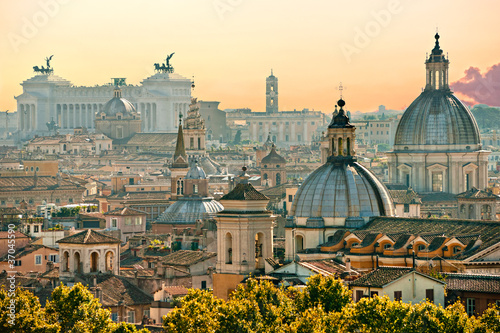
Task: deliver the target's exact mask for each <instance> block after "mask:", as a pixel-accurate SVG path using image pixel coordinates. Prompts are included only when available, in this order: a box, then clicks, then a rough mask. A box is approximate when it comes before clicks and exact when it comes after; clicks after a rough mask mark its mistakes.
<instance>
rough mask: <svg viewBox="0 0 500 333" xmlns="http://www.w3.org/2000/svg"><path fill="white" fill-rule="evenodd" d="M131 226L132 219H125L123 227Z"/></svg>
mask: <svg viewBox="0 0 500 333" xmlns="http://www.w3.org/2000/svg"><path fill="white" fill-rule="evenodd" d="M131 224H132V218H130V217H126V218H125V225H131Z"/></svg>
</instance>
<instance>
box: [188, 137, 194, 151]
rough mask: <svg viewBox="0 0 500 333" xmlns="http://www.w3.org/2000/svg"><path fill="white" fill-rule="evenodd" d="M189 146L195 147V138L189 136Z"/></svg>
mask: <svg viewBox="0 0 500 333" xmlns="http://www.w3.org/2000/svg"><path fill="white" fill-rule="evenodd" d="M189 147H190V148H191V149H194V138H189Z"/></svg>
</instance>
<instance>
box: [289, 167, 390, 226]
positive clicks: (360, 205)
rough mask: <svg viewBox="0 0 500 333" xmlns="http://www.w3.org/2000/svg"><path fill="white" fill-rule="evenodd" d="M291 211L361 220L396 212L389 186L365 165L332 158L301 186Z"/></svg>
mask: <svg viewBox="0 0 500 333" xmlns="http://www.w3.org/2000/svg"><path fill="white" fill-rule="evenodd" d="M290 215H291V216H294V217H306V218H325V217H326V218H328V217H333V218H336V217H342V218H346V219H347V220H348V219H354V220H356V219H358V220H359V219H367V218H369V217H372V216H393V215H394V206H393V203H392V200H391V197H390V195H389V192H388V190H387V189H386V187H385V186H384V185H383V184H382V182H380V181H379V180H378V179H377V177H376V176H375V175H373V174H372V173H371V172H370V171H368V169H366V168H365V167H364V166H362V165H361V164H359V163H357V162H355V161H354V160H351V161H350V162H348V163H345V162H344V163H343V162H336V161H333V160H330V161H329V162H327V163H325V164H324V165H322V166H321V167H319V168H318V169H316V170H315V171H314V172H313V173H311V174H310V175H309V177H307V178H306V180H305V181H304V183H303V184H302V185H301V186H300V188H299V190H298V191H297V194H296V195H295V198H294V200H293V204H292V208H291V211H290ZM346 225H348V224H347V223H346Z"/></svg>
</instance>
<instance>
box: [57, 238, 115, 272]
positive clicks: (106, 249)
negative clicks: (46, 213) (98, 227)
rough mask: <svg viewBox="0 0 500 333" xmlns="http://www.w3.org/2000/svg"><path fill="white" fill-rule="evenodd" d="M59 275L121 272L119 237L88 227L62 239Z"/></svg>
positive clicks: (60, 241)
mask: <svg viewBox="0 0 500 333" xmlns="http://www.w3.org/2000/svg"><path fill="white" fill-rule="evenodd" d="M57 243H59V258H60V262H61V263H60V265H59V276H60V277H61V279H71V278H74V277H75V275H76V274H89V273H99V272H106V273H111V274H114V275H118V274H119V272H120V244H121V241H120V240H119V239H117V238H114V237H110V236H107V235H104V234H102V233H100V232H97V231H94V230H92V229H88V230H86V231H82V232H79V233H76V234H74V235H71V236H68V237H65V238H63V239H60V240H59V241H58V242H57Z"/></svg>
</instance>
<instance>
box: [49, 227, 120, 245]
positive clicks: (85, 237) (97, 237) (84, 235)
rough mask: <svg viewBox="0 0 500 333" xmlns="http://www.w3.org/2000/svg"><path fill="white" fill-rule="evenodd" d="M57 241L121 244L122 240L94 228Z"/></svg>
mask: <svg viewBox="0 0 500 333" xmlns="http://www.w3.org/2000/svg"><path fill="white" fill-rule="evenodd" d="M57 243H69V244H106V243H108V244H109V243H115V244H116V243H118V244H121V240H119V239H117V238H114V237H111V236H108V235H104V234H102V233H100V232H97V231H94V230H92V229H89V230H86V231H82V232H79V233H77V234H74V235H71V236H68V237H64V238H63V239H60V240H58V241H57Z"/></svg>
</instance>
